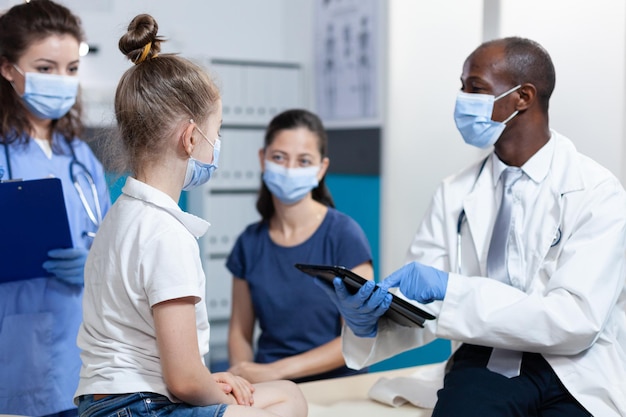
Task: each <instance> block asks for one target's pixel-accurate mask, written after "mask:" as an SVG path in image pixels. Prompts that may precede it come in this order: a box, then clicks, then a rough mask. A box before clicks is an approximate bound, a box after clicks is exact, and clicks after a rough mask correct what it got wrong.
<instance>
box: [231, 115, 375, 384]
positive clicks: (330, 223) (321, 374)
mask: <svg viewBox="0 0 626 417" xmlns="http://www.w3.org/2000/svg"><path fill="white" fill-rule="evenodd" d="M327 150H328V138H327V135H326V132H325V130H324V126H323V125H322V122H321V121H320V119H319V118H318V117H317V116H316V115H315V114H313V113H311V112H309V111H307V110H301V109H293V110H288V111H285V112H283V113H281V114H279V115H277V116H276V117H274V119H272V121H271V122H270V124H269V126H268V128H267V131H266V134H265V146H264V147H263V149H261V150H260V151H259V159H260V163H261V169H262V171H263V182H262V185H261V191H260V193H259V199H258V200H257V210H258V211H259V213H260V214H261V217H262V220H261V221H260V222H257V223H254V224H252V225H250V226H248V227H247V228H246V230H244V232H243V233H242V234H241V235H240V236H239V238H238V239H237V242H236V243H235V247H234V248H233V250H232V252H231V254H230V256H229V258H228V261H227V267H228V268H229V270H230V271H231V272H232V274H233V277H234V279H233V302H232V316H231V319H230V329H229V352H230V363H231V368H230V371H231V372H233V373H234V374H236V375H240V376H242V377H244V378H246V379H248V380H250V381H253V382H260V381H268V380H272V379H291V380H294V381H297V382H302V381H307V380H314V379H324V378H331V377H338V376H346V375H351V374H354V373H356V372H357V371H354V370H352V369H348V368H347V367H346V366H345V362H344V359H343V356H342V354H341V341H340V339H339V336H340V334H341V325H342V322H341V316H340V315H339V312H338V310H337V308H336V307H335V305H334V304H333V303H332V301H331V300H330V298H329V297H328V296H327V295H326V294H324V292H323V291H322V290H321V289H320V288H319V287H318V286H317V285H315V283H314V280H313V278H311V277H309V276H307V275H306V274H304V273H303V272H300V271H299V270H297V269H296V268H295V267H294V264H296V263H307V264H327V265H328V264H331V265H342V266H345V267H346V268H349V269H351V270H353V271H355V272H356V273H357V274H359V275H361V276H363V277H365V278H368V279H372V278H373V269H372V254H371V251H370V247H369V243H368V242H367V239H366V237H365V234H364V233H363V230H361V228H360V227H359V225H358V224H357V223H356V222H355V221H354V220H353V219H351V218H350V217H348V216H347V215H345V214H343V213H341V212H339V211H337V210H335V209H334V208H333V207H334V204H333V199H332V197H331V195H330V192H329V191H328V188H327V187H326V184H325V181H324V177H325V175H326V170H327V168H328V164H329V159H328V157H327ZM256 320H258V323H259V326H260V329H261V333H260V335H259V339H258V343H257V346H256V350H254V349H253V345H254V340H253V333H254V327H255V321H256Z"/></svg>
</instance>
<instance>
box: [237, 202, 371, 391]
mask: <svg viewBox="0 0 626 417" xmlns="http://www.w3.org/2000/svg"><path fill="white" fill-rule="evenodd" d="M371 260H372V254H371V250H370V247H369V243H368V241H367V238H366V237H365V233H363V230H362V229H361V227H360V226H359V225H358V224H357V223H356V222H355V221H354V220H353V219H351V218H350V217H348V216H347V215H345V214H343V213H340V212H339V211H337V210H335V209H332V208H329V209H328V213H327V214H326V217H325V218H324V220H323V221H322V224H321V225H320V226H319V228H318V229H317V230H316V231H315V233H314V234H313V235H312V236H311V237H310V238H309V239H308V240H307V241H305V242H303V243H301V244H299V245H297V246H291V247H284V246H279V245H277V244H275V243H274V242H273V241H272V240H271V239H270V236H269V228H268V224H267V223H264V222H260V223H254V224H251V225H249V226H248V227H247V228H246V229H245V231H244V232H243V233H242V234H241V235H240V236H239V238H238V239H237V242H236V243H235V246H234V248H233V250H232V252H231V254H230V256H229V257H228V260H227V263H226V266H227V267H228V269H229V270H230V272H231V273H232V274H233V275H234V276H235V277H237V278H241V279H245V280H246V281H247V283H248V286H249V288H250V294H251V297H252V304H253V308H254V312H255V315H256V318H257V320H258V322H259V327H260V329H261V333H260V336H259V340H258V343H257V350H256V353H255V359H254V360H255V362H258V363H271V362H274V361H276V360H278V359H282V358H285V357H289V356H293V355H297V354H300V353H303V352H306V351H308V350H310V349H313V348H315V347H318V346H320V345H323V344H325V343H327V342H329V341H331V340H333V339H335V338H336V337H338V336H340V335H341V316H340V314H339V312H338V310H337V308H336V307H335V305H334V304H333V302H332V301H331V300H330V298H329V297H328V295H327V294H325V293H324V292H323V291H322V290H321V289H320V288H319V287H318V286H317V284H315V283H314V281H313V278H312V277H311V276H309V275H307V274H305V273H304V272H301V271H299V270H298V269H296V268H295V267H294V264H296V263H305V264H324V265H341V266H345V267H346V268H348V269H352V268H354V267H355V266H358V265H360V264H362V263H364V262H371ZM355 373H357V371H354V370H352V369H348V368H347V367H345V366H343V367H341V368H338V369H335V370H333V371H330V372H327V373H324V374H318V375H315V376H313V377H307V378H303V379H299V380H297V382H303V381H305V380H315V379H324V378H331V377H338V376H346V375H353V374H355Z"/></svg>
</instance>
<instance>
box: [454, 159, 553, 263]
mask: <svg viewBox="0 0 626 417" xmlns="http://www.w3.org/2000/svg"><path fill="white" fill-rule="evenodd" d="M487 160H489V157H486V158H485V160H484V161H483V162H482V164H481V165H480V169H479V170H478V174H477V175H476V179H475V180H474V184H473V185H472V188H471V190H470V193H471V192H472V191H474V187H476V183H477V182H478V178H479V177H480V174H481V173H482V172H483V169H484V168H485V165H486V164H487ZM465 217H466V216H465V209H463V208H462V209H461V213H459V218H458V220H457V223H456V254H457V260H456V272H457V274H461V259H462V252H461V251H462V246H463V245H461V237H462V236H461V229H462V227H463V222H464V221H465ZM561 235H562V233H561V227H560V226H559V228H558V229H557V231H556V234H555V235H554V239H553V240H552V244H551V245H550V247H554V246H556V245H558V244H559V242H560V241H561Z"/></svg>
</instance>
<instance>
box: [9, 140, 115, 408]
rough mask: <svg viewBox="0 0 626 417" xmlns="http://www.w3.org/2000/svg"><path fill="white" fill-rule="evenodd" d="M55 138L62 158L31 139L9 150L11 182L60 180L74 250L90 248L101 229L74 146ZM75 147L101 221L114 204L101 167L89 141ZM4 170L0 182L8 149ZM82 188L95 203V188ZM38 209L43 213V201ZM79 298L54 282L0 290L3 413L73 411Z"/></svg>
mask: <svg viewBox="0 0 626 417" xmlns="http://www.w3.org/2000/svg"><path fill="white" fill-rule="evenodd" d="M52 140H53V143H52V148H53V149H61V150H62V154H57V153H53V154H52V158H51V159H48V157H47V156H46V155H45V154H44V152H43V150H42V149H41V147H40V146H39V145H38V144H37V143H36V142H35V141H34V140H29V141H28V142H26V143H17V142H14V143H11V144H9V145H8V147H9V157H10V162H11V171H12V177H13V179H17V178H21V179H24V180H30V179H39V178H49V177H56V178H59V179H61V183H62V185H63V194H64V199H65V205H66V208H67V214H68V219H69V224H70V230H71V234H72V240H73V242H74V246H75V247H82V248H89V247H90V246H91V240H92V238H90V237H88V236H86V232H94V231H96V227H95V226H94V225H93V224H92V223H91V221H90V220H89V218H88V216H87V212H86V211H85V208H84V207H83V205H82V203H81V201H80V199H79V197H78V193H77V191H76V189H75V188H74V185H73V184H72V182H71V181H70V175H69V166H70V162H71V161H72V154H71V152H70V149H69V146H70V145H69V144H68V143H67V141H66V140H65V138H64V137H63V136H61V135H59V134H55V135H53V138H52ZM71 146H72V147H73V148H74V153H75V155H76V159H77V160H78V161H79V162H81V163H82V164H84V165H85V166H86V168H87V169H88V170H89V172H90V174H91V175H92V177H93V179H94V182H95V184H96V187H97V190H98V196H99V200H100V207H101V210H102V215H103V216H104V214H105V213H106V212H107V210H108V208H109V206H110V204H111V203H110V198H109V192H108V188H107V184H106V179H105V176H104V170H103V168H102V165H101V164H100V162H98V160H97V159H96V157H95V156H94V154H93V153H92V151H91V149H90V148H89V146H88V145H87V144H86V143H84V142H82V141H80V140H74V141H72V142H71ZM78 171H79V170H76V172H78ZM0 172H3V175H2V177H0V179H2V180H6V179H9V173H8V165H7V161H6V154H5V149H4V145H0ZM83 190H84V192H85V194H86V196H87V200H88V201H89V202H90V204H92V205H93V198H92V196H91V191H90V189H89V188H88V187H87V186H84V187H83ZM41 209H42V210H45V209H46V202H45V201H42V204H41ZM92 210H93V206H92ZM36 238H37V236H33V239H36ZM2 239H10V236H2ZM0 267H1V266H0ZM82 293H83V291H82V287H78V286H72V285H68V284H64V283H62V282H61V281H59V280H57V279H54V278H34V279H30V280H22V281H14V282H8V283H4V284H0V414H2V413H6V414H19V415H27V416H42V415H47V414H53V413H58V412H61V411H65V410H69V409H73V408H75V407H76V406H75V405H74V403H73V401H72V400H73V396H74V392H75V390H76V387H77V385H78V375H79V371H80V365H81V362H80V356H79V349H78V347H77V346H76V336H77V334H78V328H79V325H80V323H81V321H82Z"/></svg>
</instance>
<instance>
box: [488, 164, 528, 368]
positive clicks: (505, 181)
mask: <svg viewBox="0 0 626 417" xmlns="http://www.w3.org/2000/svg"><path fill="white" fill-rule="evenodd" d="M522 175H523V172H522V170H521V168H516V167H507V168H506V169H505V170H504V171H503V172H502V174H501V175H500V179H501V180H502V202H501V204H500V210H498V216H497V217H496V222H495V224H494V227H493V234H492V235H491V243H490V244H489V253H488V254H487V276H488V277H489V278H493V279H496V280H498V281H502V282H503V283H505V284H510V282H511V281H510V279H509V271H508V268H507V244H508V241H509V234H510V232H511V209H512V207H513V192H512V187H513V184H515V182H516V181H517V180H519V179H520V178H521V177H522ZM521 364H522V352H518V351H514V350H507V349H497V348H494V349H493V352H491V356H490V357H489V362H488V363H487V369H489V370H491V371H493V372H496V373H499V374H501V375H504V376H506V377H507V378H512V377H514V376H518V375H519V373H520V367H521Z"/></svg>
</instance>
